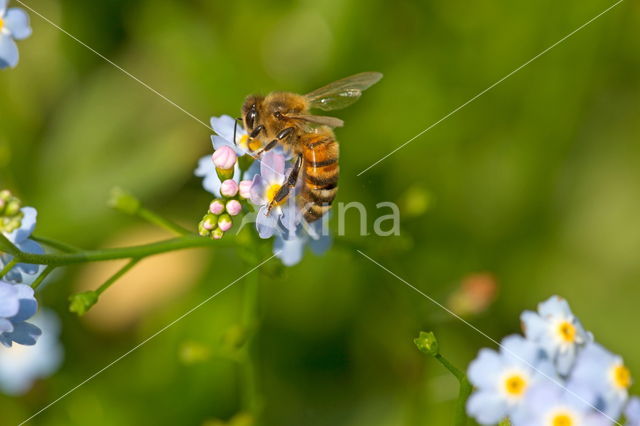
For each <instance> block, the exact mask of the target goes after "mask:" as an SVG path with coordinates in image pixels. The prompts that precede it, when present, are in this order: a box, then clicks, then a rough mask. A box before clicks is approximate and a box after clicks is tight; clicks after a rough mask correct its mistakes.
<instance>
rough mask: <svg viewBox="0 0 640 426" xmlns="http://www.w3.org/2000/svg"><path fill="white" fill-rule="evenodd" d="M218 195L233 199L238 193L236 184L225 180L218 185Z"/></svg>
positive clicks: (231, 180) (233, 181)
mask: <svg viewBox="0 0 640 426" xmlns="http://www.w3.org/2000/svg"><path fill="white" fill-rule="evenodd" d="M220 193H221V194H222V196H223V197H229V198H231V197H235V196H236V194H237V193H238V184H237V183H236V181H235V180H233V179H227V180H225V181H224V182H222V185H220Z"/></svg>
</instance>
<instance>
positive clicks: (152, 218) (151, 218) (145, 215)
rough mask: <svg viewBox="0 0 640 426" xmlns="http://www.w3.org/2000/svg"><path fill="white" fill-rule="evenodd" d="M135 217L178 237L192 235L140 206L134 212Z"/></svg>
mask: <svg viewBox="0 0 640 426" xmlns="http://www.w3.org/2000/svg"><path fill="white" fill-rule="evenodd" d="M135 215H136V216H138V217H139V218H141V219H144V220H146V221H147V222H150V223H152V224H154V225H156V226H159V227H160V228H164V229H166V230H167V231H169V232H173V233H174V234H176V235H178V236H184V235H189V234H192V232H191V231H189V230H188V229H185V228H183V227H182V226H180V225H178V224H176V223H173V222H172V221H170V220H169V219H166V218H164V217H162V216H160V215H159V214H157V213H155V212H152V211H151V210H149V209H146V208H144V207H142V206H140V207H139V208H138V209H137V210H136V211H135Z"/></svg>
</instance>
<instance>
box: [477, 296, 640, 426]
mask: <svg viewBox="0 0 640 426" xmlns="http://www.w3.org/2000/svg"><path fill="white" fill-rule="evenodd" d="M521 320H522V327H523V330H524V335H525V337H522V336H519V335H512V336H508V337H506V338H505V339H504V340H503V341H502V343H501V345H500V351H499V352H496V351H494V350H491V349H482V350H481V351H480V353H479V354H478V357H477V358H476V359H475V360H474V361H473V362H471V364H470V365H469V369H468V376H469V380H470V382H471V383H472V384H473V385H474V386H475V392H474V393H473V394H472V395H471V397H470V398H469V400H468V401H467V412H468V413H469V415H471V416H472V417H474V418H475V419H476V420H477V421H478V423H480V424H484V425H488V424H497V423H499V422H500V421H501V420H503V419H505V418H509V420H510V421H511V424H512V425H514V426H519V425H531V426H534V425H540V426H543V425H544V426H547V425H548V426H559V425H562V426H580V425H611V424H613V423H614V422H617V421H618V419H619V418H620V417H621V416H622V414H623V411H625V408H626V417H627V419H628V423H627V424H631V425H638V424H640V400H637V399H635V398H632V399H631V400H629V397H628V389H629V387H630V386H631V374H630V372H629V370H628V368H627V367H625V365H624V363H623V362H622V358H621V357H619V356H617V355H614V354H612V353H611V352H609V351H607V350H606V349H605V348H604V347H602V346H601V345H599V344H598V343H595V342H594V339H593V336H592V335H591V333H589V332H587V331H585V329H584V328H583V326H582V324H581V323H580V321H579V320H578V319H577V318H576V317H575V316H574V315H573V313H572V312H571V309H570V308H569V305H568V303H567V302H566V300H564V299H562V298H560V297H557V296H553V297H551V298H550V299H549V300H547V301H545V302H543V303H541V304H540V305H539V306H538V311H537V312H531V311H526V312H524V313H523V314H522V316H521Z"/></svg>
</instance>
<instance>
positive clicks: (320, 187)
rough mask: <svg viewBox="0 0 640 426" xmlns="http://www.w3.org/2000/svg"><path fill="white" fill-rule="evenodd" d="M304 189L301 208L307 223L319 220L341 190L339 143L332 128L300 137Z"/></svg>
mask: <svg viewBox="0 0 640 426" xmlns="http://www.w3.org/2000/svg"><path fill="white" fill-rule="evenodd" d="M300 142H302V147H303V148H302V149H303V156H304V162H303V165H302V167H303V174H302V179H303V180H304V181H303V187H302V192H301V194H300V205H301V208H302V209H303V213H304V218H305V219H306V221H307V222H313V221H315V220H318V219H320V218H321V217H322V215H324V214H325V213H326V212H327V211H329V209H330V208H331V203H332V202H333V199H334V198H335V197H336V192H337V191H338V175H339V174H340V166H339V165H338V157H339V147H338V142H337V141H336V139H335V136H334V135H333V132H332V131H331V130H330V129H326V128H325V129H323V130H322V131H320V132H318V133H309V134H306V135H304V136H302V137H301V140H300Z"/></svg>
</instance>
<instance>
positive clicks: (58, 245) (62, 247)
mask: <svg viewBox="0 0 640 426" xmlns="http://www.w3.org/2000/svg"><path fill="white" fill-rule="evenodd" d="M31 239H32V240H33V241H37V242H39V243H41V244H44V245H45V246H48V247H51V248H54V249H56V250H59V251H61V252H64V253H74V252H78V251H82V250H80V249H79V248H77V247H74V246H72V245H70V244H67V243H63V242H60V241H56V240H53V239H51V238H45V237H36V236H33V235H32V236H31Z"/></svg>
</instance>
